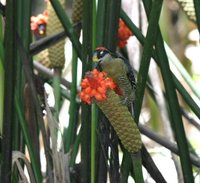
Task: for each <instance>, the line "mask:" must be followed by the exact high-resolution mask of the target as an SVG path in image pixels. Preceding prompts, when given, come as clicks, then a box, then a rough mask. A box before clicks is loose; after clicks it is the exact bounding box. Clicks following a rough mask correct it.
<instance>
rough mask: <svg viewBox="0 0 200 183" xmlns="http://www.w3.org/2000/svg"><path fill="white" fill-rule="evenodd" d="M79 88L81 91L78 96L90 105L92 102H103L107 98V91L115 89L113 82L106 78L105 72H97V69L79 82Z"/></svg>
mask: <svg viewBox="0 0 200 183" xmlns="http://www.w3.org/2000/svg"><path fill="white" fill-rule="evenodd" d="M81 87H82V91H81V92H80V94H79V96H80V98H81V100H82V101H83V102H86V103H87V104H91V103H92V100H96V101H98V102H100V101H104V100H105V99H106V98H107V96H106V92H107V90H108V89H111V90H116V89H117V85H116V84H115V83H114V81H113V80H112V79H111V78H109V77H107V75H106V73H105V72H99V71H98V70H97V69H94V70H92V71H90V72H87V73H86V75H85V78H84V79H83V80H82V82H81ZM116 92H117V91H116Z"/></svg>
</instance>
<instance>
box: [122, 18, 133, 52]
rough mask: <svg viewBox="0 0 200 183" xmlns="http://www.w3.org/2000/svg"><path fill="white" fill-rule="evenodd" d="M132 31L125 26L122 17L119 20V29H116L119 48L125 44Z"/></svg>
mask: <svg viewBox="0 0 200 183" xmlns="http://www.w3.org/2000/svg"><path fill="white" fill-rule="evenodd" d="M132 35H133V33H132V32H131V30H130V29H129V28H128V27H127V26H126V24H125V23H124V21H123V20H122V19H120V20H119V29H118V46H119V48H124V47H125V46H126V44H127V40H128V39H129V37H130V36H132Z"/></svg>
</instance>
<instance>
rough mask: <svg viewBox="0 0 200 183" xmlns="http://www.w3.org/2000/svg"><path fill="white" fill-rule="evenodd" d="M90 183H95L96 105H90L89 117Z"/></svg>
mask: <svg viewBox="0 0 200 183" xmlns="http://www.w3.org/2000/svg"><path fill="white" fill-rule="evenodd" d="M91 119H92V120H91V122H92V125H91V183H95V172H96V171H95V170H96V168H95V167H96V166H95V165H96V156H95V154H96V127H97V106H96V104H93V105H92V117H91Z"/></svg>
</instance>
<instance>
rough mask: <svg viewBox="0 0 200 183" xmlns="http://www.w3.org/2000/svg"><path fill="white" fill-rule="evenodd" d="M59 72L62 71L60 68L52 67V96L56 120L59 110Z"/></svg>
mask: <svg viewBox="0 0 200 183" xmlns="http://www.w3.org/2000/svg"><path fill="white" fill-rule="evenodd" d="M61 72H62V71H61V69H60V68H55V69H54V77H53V91H54V98H55V105H54V108H55V113H54V117H55V119H56V121H59V110H60V102H61V89H60V83H61V81H60V80H61Z"/></svg>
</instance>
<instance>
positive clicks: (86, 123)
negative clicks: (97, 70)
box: [81, 0, 93, 183]
mask: <svg viewBox="0 0 200 183" xmlns="http://www.w3.org/2000/svg"><path fill="white" fill-rule="evenodd" d="M92 9H93V4H92V3H91V1H90V0H83V47H82V59H83V60H82V63H83V65H82V76H84V75H85V72H87V71H88V70H90V69H91V68H92V62H91V60H92V59H91V57H92V51H93V50H92V18H93V17H92ZM81 112H82V113H81V179H82V183H88V182H90V181H91V107H90V106H88V105H86V104H81Z"/></svg>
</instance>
